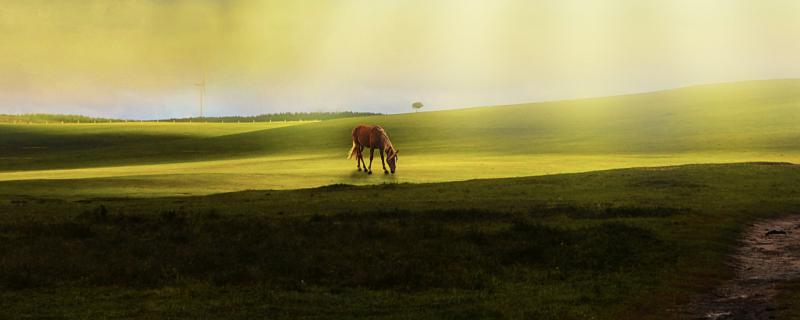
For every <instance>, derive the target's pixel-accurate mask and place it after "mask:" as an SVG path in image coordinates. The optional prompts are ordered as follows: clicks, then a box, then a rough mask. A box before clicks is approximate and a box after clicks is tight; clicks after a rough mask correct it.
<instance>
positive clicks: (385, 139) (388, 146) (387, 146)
mask: <svg viewBox="0 0 800 320" xmlns="http://www.w3.org/2000/svg"><path fill="white" fill-rule="evenodd" d="M378 128H380V129H379V131H380V132H381V144H383V151H385V152H386V153H387V155H388V154H389V151H390V150H391V151H392V154H394V153H395V152H396V150H395V148H394V145H392V141H391V140H389V135H387V134H386V130H383V128H381V127H378Z"/></svg>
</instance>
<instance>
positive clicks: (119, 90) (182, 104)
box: [0, 0, 800, 118]
mask: <svg viewBox="0 0 800 320" xmlns="http://www.w3.org/2000/svg"><path fill="white" fill-rule="evenodd" d="M0 1H2V5H0V113H28V112H51V113H55V112H57V113H80V114H88V115H97V116H114V117H133V118H159V117H171V116H190V115H196V114H197V104H198V101H197V100H198V91H197V87H195V86H194V85H193V84H194V83H197V82H199V81H201V80H202V78H203V76H204V74H205V77H206V79H207V82H208V96H207V97H208V105H207V114H210V115H232V114H259V113H267V112H280V111H323V110H324V111H333V110H360V111H378V112H406V111H409V110H410V104H411V102H413V101H415V100H419V101H422V102H424V103H425V104H426V106H427V107H426V109H428V110H433V109H440V108H452V107H465V106H476V105H492V104H506V103H515V102H530V101H540V100H550V99H562V98H572V97H585V96H602V95H610V94H617V93H625V92H638V91H647V90H653V89H660V88H669V87H675V86H682V85H689V84H697V83H709V82H722V81H736V80H749V79H767V78H792V77H800V1H797V0H646V1H644V0H603V1H600V0H584V1H579V0H551V1H536V0H338V1H337V0H329V1H323V0H318V1H302V0H282V1H272V0H264V1H257V0H254V1H235V0H231V1H224V0H185V1H183V0H135V1H134V0H131V1H125V0H119V1H108V0H69V1H65V0H0Z"/></svg>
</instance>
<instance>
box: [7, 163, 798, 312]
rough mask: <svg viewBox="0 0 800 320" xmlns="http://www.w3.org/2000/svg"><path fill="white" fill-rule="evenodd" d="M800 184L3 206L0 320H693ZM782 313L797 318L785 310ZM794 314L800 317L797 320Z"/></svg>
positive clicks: (419, 190)
mask: <svg viewBox="0 0 800 320" xmlns="http://www.w3.org/2000/svg"><path fill="white" fill-rule="evenodd" d="M799 180H800V167H798V166H797V165H787V164H766V163H765V164H729V165H689V166H679V167H662V168H651V169H648V168H642V169H621V170H612V171H599V172H591V173H581V174H563V175H552V176H543V177H528V178H513V179H496V180H475V181H466V182H450V183H435V184H391V185H380V186H365V187H355V186H343V185H336V186H328V187H322V188H315V189H304V190H285V191H281V190H266V191H246V192H237V193H228V194H219V195H211V196H195V197H168V198H133V199H120V198H117V199H83V200H77V201H75V200H65V199H58V198H37V197H24V196H17V197H11V198H7V199H6V200H4V201H2V202H0V211H1V212H3V214H2V215H0V236H2V241H0V253H1V255H0V256H2V257H3V258H2V259H0V317H2V318H9V319H29V318H65V319H87V318H92V319H93V318H119V319H164V318H204V319H253V318H270V319H297V318H311V319H320V318H325V319H327V318H330V319H341V318H378V319H417V318H422V319H479V318H480V319H485V318H490V319H503V318H510V319H531V318H533V319H682V318H687V317H686V316H685V315H683V316H682V315H681V314H680V312H679V310H680V309H679V308H678V306H680V305H681V304H682V303H685V302H687V301H689V299H690V298H691V297H692V296H693V295H694V294H698V293H703V292H707V291H708V290H710V289H711V288H713V286H714V285H716V284H717V283H719V282H720V281H722V280H724V279H726V278H728V277H730V276H731V275H732V272H731V270H730V269H729V265H728V264H727V259H726V256H727V254H728V253H730V252H732V251H733V250H734V248H735V246H736V243H737V237H738V235H739V233H740V232H741V231H742V230H743V229H745V228H746V226H748V224H749V222H751V221H753V220H755V219H760V218H767V217H774V216H778V215H782V214H792V213H800V185H798V184H797V181H799ZM786 299H787V300H786V301H783V305H779V308H780V310H785V313H786V314H791V313H796V312H797V311H798V310H793V309H791V307H793V308H795V309H797V306H796V305H794V304H793V300H791V299H790V298H789V296H787V298H786ZM792 310H793V311H792Z"/></svg>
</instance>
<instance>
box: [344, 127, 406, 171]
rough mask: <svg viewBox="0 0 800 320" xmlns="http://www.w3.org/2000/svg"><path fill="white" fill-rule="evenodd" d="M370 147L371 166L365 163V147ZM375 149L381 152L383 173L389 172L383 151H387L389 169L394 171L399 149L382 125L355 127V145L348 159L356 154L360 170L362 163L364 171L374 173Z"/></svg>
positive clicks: (359, 169)
mask: <svg viewBox="0 0 800 320" xmlns="http://www.w3.org/2000/svg"><path fill="white" fill-rule="evenodd" d="M365 147H366V148H369V168H367V164H366V163H364V155H363V153H362V152H363V151H364V148H365ZM375 149H378V150H379V152H380V154H381V165H382V166H383V173H384V174H387V173H389V171H388V170H386V164H385V163H384V159H383V153H384V152H386V160H385V161H386V163H388V164H389V169H391V170H392V173H394V171H395V168H396V167H397V153H398V151H399V150H397V149H395V148H394V146H393V145H392V142H391V141H389V136H388V135H387V134H386V131H385V130H383V128H381V127H380V126H369V125H365V124H362V125H359V126H357V127H355V128H353V147H352V148H350V152H348V153H347V159H351V158H353V155H356V165H357V166H358V171H361V165H362V164H363V165H364V172H366V173H368V174H372V158H373V157H374V156H375Z"/></svg>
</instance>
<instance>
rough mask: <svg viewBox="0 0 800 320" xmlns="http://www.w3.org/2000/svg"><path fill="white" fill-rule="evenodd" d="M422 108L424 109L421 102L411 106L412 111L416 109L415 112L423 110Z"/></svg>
mask: <svg viewBox="0 0 800 320" xmlns="http://www.w3.org/2000/svg"><path fill="white" fill-rule="evenodd" d="M422 107H424V106H423V105H422V102H419V101H417V102H414V103H412V104H411V109H414V112H417V111H419V109H422Z"/></svg>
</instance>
